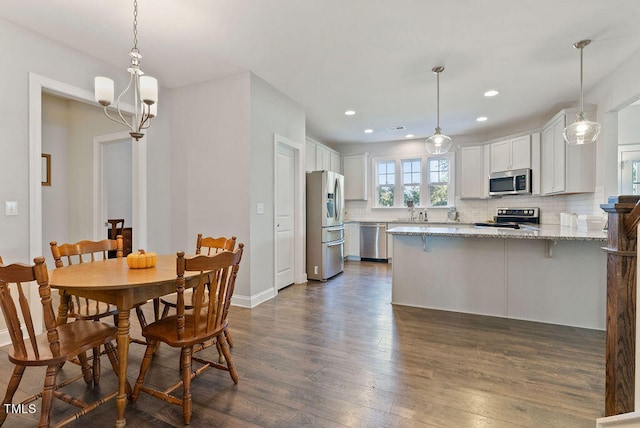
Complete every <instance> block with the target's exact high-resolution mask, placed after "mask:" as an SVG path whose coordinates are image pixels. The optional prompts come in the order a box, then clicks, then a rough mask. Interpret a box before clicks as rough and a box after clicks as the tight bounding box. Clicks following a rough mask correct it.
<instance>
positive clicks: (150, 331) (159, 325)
mask: <svg viewBox="0 0 640 428" xmlns="http://www.w3.org/2000/svg"><path fill="white" fill-rule="evenodd" d="M177 322H178V321H177V315H173V316H170V317H167V318H163V319H161V320H160V321H158V322H154V323H152V324H149V325H148V326H146V327H145V328H144V329H143V330H142V335H143V336H144V337H145V338H146V339H147V340H149V339H154V340H157V341H160V342H164V343H166V344H167V345H169V346H171V347H173V348H182V347H183V346H193V345H198V344H201V343H203V339H202V336H183V337H182V338H179V337H178V332H177V329H176V323H177ZM194 324H195V316H194V315H185V317H184V328H185V330H186V331H193V329H194ZM226 326H227V323H226V322H225V323H224V324H222V325H220V327H219V328H217V329H214V330H211V331H209V332H208V334H209V337H210V338H213V337H215V336H218V335H219V334H220V332H222V331H224V329H225V327H226ZM206 327H207V319H206V318H205V317H204V316H203V317H201V318H200V321H199V327H198V330H201V331H204V330H205V329H206Z"/></svg>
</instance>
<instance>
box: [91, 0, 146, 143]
mask: <svg viewBox="0 0 640 428" xmlns="http://www.w3.org/2000/svg"><path fill="white" fill-rule="evenodd" d="M129 56H130V57H131V65H130V66H129V68H127V71H128V72H129V73H130V74H131V77H130V78H129V84H128V85H127V87H126V88H124V90H123V91H122V92H121V93H120V95H118V99H117V100H116V105H115V109H116V111H117V112H118V116H117V117H113V116H112V115H111V114H109V111H108V110H107V107H109V106H110V105H111V104H112V103H113V94H114V84H113V80H111V79H109V78H108V77H102V76H97V77H96V78H95V97H96V101H97V102H98V103H99V104H100V105H101V106H103V107H104V114H105V115H107V117H108V118H109V119H111V120H112V121H114V122H116V123H120V124H122V125H124V126H126V127H128V128H129V130H130V132H129V135H131V137H132V138H135V140H136V141H138V140H140V138H142V137H143V136H144V133H143V132H142V131H143V130H145V129H147V128H149V125H150V120H151V118H153V117H155V116H156V114H157V112H158V104H156V103H157V102H158V81H157V80H156V79H155V78H153V77H151V76H145V75H144V72H143V71H142V70H141V69H140V58H142V55H140V51H139V50H138V1H137V0H134V2H133V47H132V48H131V51H130V52H129ZM131 87H133V96H134V98H133V99H134V112H133V115H132V117H131V120H130V121H129V120H127V119H126V118H125V115H124V114H123V112H122V111H121V107H120V102H121V100H122V97H123V96H124V94H125V93H126V92H127V91H128V90H129V89H130V88H131Z"/></svg>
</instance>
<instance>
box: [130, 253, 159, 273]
mask: <svg viewBox="0 0 640 428" xmlns="http://www.w3.org/2000/svg"><path fill="white" fill-rule="evenodd" d="M157 261H158V255H157V254H156V253H153V252H148V253H146V252H145V251H144V250H138V252H137V253H131V254H128V255H127V265H128V266H129V267H130V268H131V269H144V268H150V267H154V266H155V265H156V262H157Z"/></svg>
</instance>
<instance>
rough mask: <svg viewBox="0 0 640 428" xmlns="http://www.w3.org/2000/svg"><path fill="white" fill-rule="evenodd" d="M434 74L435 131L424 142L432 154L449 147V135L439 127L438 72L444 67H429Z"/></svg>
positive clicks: (439, 152) (447, 149)
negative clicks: (435, 86)
mask: <svg viewBox="0 0 640 428" xmlns="http://www.w3.org/2000/svg"><path fill="white" fill-rule="evenodd" d="M431 71H433V72H434V73H435V74H436V85H437V92H436V100H437V104H436V132H435V134H433V135H432V136H431V137H429V138H427V139H426V140H425V142H424V145H425V148H426V149H427V152H428V153H429V154H432V155H439V154H443V153H447V152H448V151H449V149H450V148H451V142H452V140H451V137H449V136H447V135H445V134H443V133H442V129H440V73H442V72H443V71H444V67H442V66H438V67H433V68H432V69H431Z"/></svg>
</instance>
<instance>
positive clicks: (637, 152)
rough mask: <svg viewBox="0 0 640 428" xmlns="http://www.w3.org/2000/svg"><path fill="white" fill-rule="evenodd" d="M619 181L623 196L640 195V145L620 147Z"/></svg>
mask: <svg viewBox="0 0 640 428" xmlns="http://www.w3.org/2000/svg"><path fill="white" fill-rule="evenodd" d="M618 151H619V155H620V156H619V162H620V165H619V166H620V168H619V181H618V188H619V191H620V194H621V195H639V194H640V145H638V144H633V145H628V146H619V148H618Z"/></svg>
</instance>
